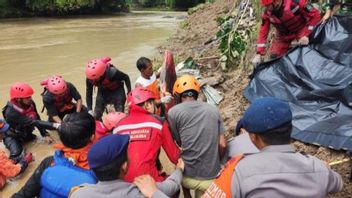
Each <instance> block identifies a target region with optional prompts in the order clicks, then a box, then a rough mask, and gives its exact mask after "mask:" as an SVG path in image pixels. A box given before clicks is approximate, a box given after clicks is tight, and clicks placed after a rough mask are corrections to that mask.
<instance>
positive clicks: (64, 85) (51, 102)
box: [40, 75, 88, 123]
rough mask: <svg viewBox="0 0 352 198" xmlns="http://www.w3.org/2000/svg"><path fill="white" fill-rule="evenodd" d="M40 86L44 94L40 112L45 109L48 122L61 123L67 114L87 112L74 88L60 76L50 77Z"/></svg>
mask: <svg viewBox="0 0 352 198" xmlns="http://www.w3.org/2000/svg"><path fill="white" fill-rule="evenodd" d="M40 84H41V85H42V86H44V92H43V93H42V94H41V95H42V99H43V104H44V107H43V110H42V112H43V111H44V108H46V109H47V113H48V117H49V121H53V122H56V123H61V121H62V119H63V118H64V116H65V115H67V114H70V113H73V112H81V111H82V110H83V111H87V112H88V110H87V108H85V107H84V106H83V105H82V98H81V95H80V94H79V92H78V91H77V89H76V87H75V86H74V85H73V84H72V83H70V82H66V81H65V80H64V79H63V78H62V77H61V76H57V75H55V76H51V77H49V78H48V79H47V80H44V81H42V82H41V83H40ZM73 99H74V100H75V101H76V103H74V102H73V101H72V100H73Z"/></svg>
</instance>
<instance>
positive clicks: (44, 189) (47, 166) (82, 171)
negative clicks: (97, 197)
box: [12, 112, 97, 198]
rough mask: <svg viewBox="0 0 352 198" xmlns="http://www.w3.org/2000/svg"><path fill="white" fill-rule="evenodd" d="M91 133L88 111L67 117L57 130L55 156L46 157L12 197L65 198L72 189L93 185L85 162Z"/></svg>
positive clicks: (92, 129) (91, 118)
mask: <svg viewBox="0 0 352 198" xmlns="http://www.w3.org/2000/svg"><path fill="white" fill-rule="evenodd" d="M94 130H95V121H94V118H93V117H92V116H91V115H90V114H88V113H87V112H75V113H72V114H69V115H67V116H66V117H65V118H64V119H63V121H62V123H61V126H60V127H59V137H60V140H61V142H62V144H57V145H55V146H54V147H55V148H56V151H55V153H54V156H49V157H47V158H45V159H44V160H43V161H42V162H41V163H40V165H39V166H38V167H37V169H36V170H35V171H34V173H33V174H32V176H31V177H30V178H29V179H28V181H27V182H26V184H25V185H24V186H23V187H22V188H21V189H20V190H19V191H18V192H17V193H15V194H14V195H13V196H12V197H13V198H19V197H22V198H27V197H68V195H69V192H70V190H71V188H72V187H74V186H77V185H80V184H83V183H89V184H95V183H96V182H97V180H96V177H95V175H94V173H93V172H92V171H91V170H90V169H89V164H88V160H87V155H88V150H89V149H90V148H91V146H92V140H93V136H94Z"/></svg>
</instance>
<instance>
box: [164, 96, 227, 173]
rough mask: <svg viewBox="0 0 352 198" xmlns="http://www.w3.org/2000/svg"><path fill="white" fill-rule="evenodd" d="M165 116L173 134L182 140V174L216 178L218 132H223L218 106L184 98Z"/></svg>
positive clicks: (217, 169)
mask: <svg viewBox="0 0 352 198" xmlns="http://www.w3.org/2000/svg"><path fill="white" fill-rule="evenodd" d="M168 120H169V124H170V128H171V131H172V134H173V136H174V138H175V139H176V141H177V142H179V144H181V148H182V150H181V157H182V159H183V160H184V162H185V171H184V175H185V176H188V177H192V178H194V179H213V178H215V177H216V176H217V174H218V173H219V171H220V154H219V136H220V134H223V133H224V132H225V128H224V124H223V121H222V119H221V117H220V113H219V111H218V110H217V108H216V107H215V106H213V105H210V104H207V103H204V102H199V101H192V102H183V103H181V104H178V105H176V106H174V107H173V108H171V109H170V111H169V114H168Z"/></svg>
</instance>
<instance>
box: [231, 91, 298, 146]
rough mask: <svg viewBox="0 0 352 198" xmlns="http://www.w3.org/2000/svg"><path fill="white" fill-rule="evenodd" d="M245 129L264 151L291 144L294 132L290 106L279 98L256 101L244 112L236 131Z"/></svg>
mask: <svg viewBox="0 0 352 198" xmlns="http://www.w3.org/2000/svg"><path fill="white" fill-rule="evenodd" d="M241 128H242V129H244V130H246V131H247V132H248V133H249V136H250V138H251V140H252V142H253V143H254V144H255V145H256V146H257V147H258V148H259V149H262V148H263V147H265V146H268V145H282V144H289V143H290V140H291V131H292V112H291V110H290V106H289V105H288V104H287V103H286V102H284V101H281V100H279V99H277V98H272V97H265V98H259V99H256V100H255V101H254V102H253V103H252V104H251V105H250V106H249V108H248V109H247V110H246V111H245V112H244V114H243V117H242V119H241V120H240V121H239V123H238V124H237V127H236V130H240V129H241Z"/></svg>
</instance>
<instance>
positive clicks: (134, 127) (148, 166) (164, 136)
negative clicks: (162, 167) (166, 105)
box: [113, 105, 180, 182]
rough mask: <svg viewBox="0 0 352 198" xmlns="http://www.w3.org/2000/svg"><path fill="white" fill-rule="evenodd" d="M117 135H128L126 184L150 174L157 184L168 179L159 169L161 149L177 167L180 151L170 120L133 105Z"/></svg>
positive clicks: (116, 130) (118, 128)
mask: <svg viewBox="0 0 352 198" xmlns="http://www.w3.org/2000/svg"><path fill="white" fill-rule="evenodd" d="M113 133H114V134H116V133H117V134H128V135H129V136H130V143H129V146H128V151H127V152H128V153H127V155H128V163H129V164H128V170H127V173H126V175H125V178H124V179H125V181H127V182H133V180H134V178H135V177H138V176H140V175H144V174H149V175H151V176H152V177H153V178H154V179H155V180H156V181H157V182H160V181H163V180H164V179H165V176H164V175H160V174H159V171H158V170H157V167H156V161H157V158H158V153H159V150H160V148H161V147H163V149H164V150H165V152H166V154H167V156H168V158H169V159H170V161H171V162H172V163H174V164H176V163H177V160H178V158H179V156H180V149H179V148H178V147H177V145H176V144H175V142H174V140H173V139H172V136H171V133H170V130H169V125H168V123H167V121H165V120H163V119H162V118H160V117H159V116H156V115H153V114H150V113H149V112H147V111H146V110H145V109H143V108H142V107H140V106H138V105H131V106H130V112H129V115H128V116H127V117H125V118H123V119H122V120H121V121H120V122H119V124H118V127H117V128H115V129H114V131H113Z"/></svg>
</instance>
